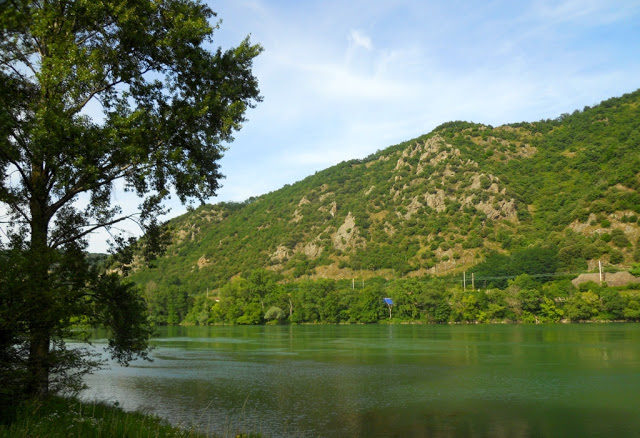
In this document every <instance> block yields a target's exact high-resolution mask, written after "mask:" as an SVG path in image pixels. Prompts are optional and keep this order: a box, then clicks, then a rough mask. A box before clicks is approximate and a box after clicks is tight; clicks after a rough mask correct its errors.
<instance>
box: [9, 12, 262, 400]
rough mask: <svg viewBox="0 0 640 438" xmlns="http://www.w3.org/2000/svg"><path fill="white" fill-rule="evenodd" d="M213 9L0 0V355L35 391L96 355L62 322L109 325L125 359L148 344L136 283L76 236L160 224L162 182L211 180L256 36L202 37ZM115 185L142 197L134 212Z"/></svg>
mask: <svg viewBox="0 0 640 438" xmlns="http://www.w3.org/2000/svg"><path fill="white" fill-rule="evenodd" d="M214 17H215V14H214V13H213V12H212V11H211V10H210V9H209V8H208V7H207V6H205V5H203V4H201V3H200V2H198V1H197V0H0V220H2V219H1V218H2V217H3V216H1V215H4V218H5V219H4V224H0V232H2V233H4V234H5V236H4V238H3V240H4V243H3V244H2V245H3V246H4V249H3V248H0V259H1V260H0V269H1V270H2V271H1V272H0V308H1V309H2V312H0V316H1V317H2V319H1V320H0V325H1V326H0V330H1V332H0V342H1V343H2V345H0V347H1V348H2V351H1V352H0V353H1V355H2V356H1V357H0V360H1V362H2V366H3V370H2V371H3V373H4V372H5V371H6V373H4V376H5V377H6V376H9V375H11V376H22V377H24V381H26V388H27V391H28V392H30V393H33V394H46V393H47V391H48V390H49V387H50V383H52V382H54V381H57V380H56V379H60V378H62V379H63V382H64V379H65V378H67V379H68V378H69V377H70V376H71V375H73V372H72V371H73V370H78V369H80V370H82V369H83V367H86V366H87V365H90V362H87V361H84V360H83V356H82V354H81V353H78V352H77V351H75V352H74V351H72V350H69V349H68V348H66V347H65V344H64V341H63V339H64V338H65V336H68V335H69V328H70V327H71V325H72V324H78V323H102V324H105V325H107V326H109V327H110V328H111V329H112V334H113V336H112V339H111V341H110V347H111V350H112V353H113V354H114V355H115V356H116V358H117V359H119V360H120V361H122V362H125V363H126V362H128V360H130V359H131V358H132V357H134V355H142V356H144V355H145V354H146V353H145V352H146V349H147V342H146V340H147V335H148V329H147V328H146V327H145V324H144V318H143V317H142V316H141V315H142V311H143V307H142V303H141V302H140V301H139V298H138V295H137V294H136V293H135V290H134V289H133V288H132V287H131V286H130V285H127V284H122V283H121V282H120V281H119V279H117V278H114V276H113V275H111V276H110V275H106V274H102V275H101V274H99V272H98V271H97V270H96V269H94V268H93V267H92V265H91V264H90V263H89V262H88V261H87V260H86V257H85V256H84V251H85V250H86V246H87V242H86V239H87V236H88V235H89V234H90V233H92V232H94V231H96V230H99V229H108V230H109V229H111V228H112V227H114V226H116V224H118V223H119V222H121V221H123V220H126V219H135V220H136V221H137V222H138V223H139V224H140V225H142V226H143V228H145V230H147V231H154V230H157V222H156V217H157V216H158V214H160V213H161V212H162V211H163V202H164V200H165V199H166V198H167V197H168V196H169V195H170V194H171V193H175V195H177V196H178V197H179V199H180V200H181V201H182V202H188V201H191V200H194V199H199V200H204V199H206V198H208V197H211V196H213V195H214V194H215V193H216V190H217V188H218V187H219V186H218V184H219V179H220V177H221V175H220V173H219V165H218V160H219V159H220V158H221V156H222V153H223V151H224V149H225V146H224V145H225V143H228V142H230V141H231V140H232V134H233V132H234V131H236V130H238V129H239V128H240V127H241V124H242V122H244V120H245V112H246V110H247V109H248V108H250V107H253V106H254V105H255V104H256V103H257V102H258V101H259V100H260V96H259V91H258V86H257V80H256V78H255V77H254V76H253V74H252V62H253V59H254V58H255V57H256V56H257V55H258V54H259V53H260V51H261V47H260V46H259V45H252V44H251V43H250V41H249V39H248V38H247V39H246V40H244V41H242V42H241V43H240V44H239V45H238V46H237V47H235V48H233V49H230V50H222V49H220V48H217V49H216V48H215V47H212V37H213V33H214V30H215V29H216V28H217V23H215V22H212V20H213V19H214ZM117 187H124V188H125V189H126V190H129V191H133V192H135V193H136V194H137V195H138V196H139V197H140V198H141V203H140V206H139V211H138V212H137V213H136V215H135V217H134V216H133V215H130V214H128V213H127V214H125V213H124V212H123V209H122V208H121V206H120V205H118V203H117V201H116V200H115V198H114V190H116V189H117ZM150 235H153V233H150ZM153 241H154V239H152V238H150V239H148V242H149V243H150V244H151V243H153ZM0 383H2V382H0Z"/></svg>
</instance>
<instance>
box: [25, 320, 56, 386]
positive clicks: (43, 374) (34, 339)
mask: <svg viewBox="0 0 640 438" xmlns="http://www.w3.org/2000/svg"><path fill="white" fill-rule="evenodd" d="M29 343H30V344H29V359H28V362H27V367H28V371H29V380H28V382H27V388H26V390H27V394H29V395H32V396H35V397H39V398H42V397H45V396H46V395H47V394H48V393H49V371H50V369H51V363H50V354H49V353H50V351H49V349H50V344H51V332H50V330H47V329H46V328H44V327H38V328H34V327H32V328H31V336H30V339H29Z"/></svg>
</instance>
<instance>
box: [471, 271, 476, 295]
mask: <svg viewBox="0 0 640 438" xmlns="http://www.w3.org/2000/svg"><path fill="white" fill-rule="evenodd" d="M471 290H473V291H474V292H475V291H476V279H475V276H474V273H473V272H472V273H471Z"/></svg>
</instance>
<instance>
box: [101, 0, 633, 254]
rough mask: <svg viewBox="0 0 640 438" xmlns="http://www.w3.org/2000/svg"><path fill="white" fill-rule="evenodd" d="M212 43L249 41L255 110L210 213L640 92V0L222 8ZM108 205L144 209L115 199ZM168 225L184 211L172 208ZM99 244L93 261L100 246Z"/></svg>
mask: <svg viewBox="0 0 640 438" xmlns="http://www.w3.org/2000/svg"><path fill="white" fill-rule="evenodd" d="M209 5H210V7H211V8H212V9H213V10H214V11H215V12H216V13H217V14H218V17H217V18H218V19H220V20H222V21H221V23H220V28H219V29H218V30H217V31H216V34H215V35H214V44H215V45H216V46H221V47H222V48H223V49H228V48H231V47H234V46H237V45H238V44H239V43H240V42H241V41H242V40H243V39H244V38H245V37H246V36H247V35H251V41H252V42H254V43H259V44H261V45H262V46H263V47H264V52H263V53H262V54H261V55H260V56H259V57H258V58H257V59H256V60H255V63H254V74H255V76H256V77H257V78H258V80H259V84H260V90H261V95H262V96H263V98H264V100H263V102H261V103H259V104H258V106H257V107H256V108H255V109H250V110H249V111H248V112H247V118H248V120H247V122H246V123H245V124H244V126H243V127H242V129H241V130H240V131H239V132H237V133H236V134H235V141H234V142H233V143H231V144H229V145H227V146H228V147H229V149H228V151H227V152H226V153H225V157H224V158H223V159H222V160H221V161H220V165H221V170H222V173H223V174H225V175H226V178H225V179H224V180H223V181H222V184H223V187H222V188H221V189H220V190H219V192H218V196H217V197H216V198H212V199H211V200H210V202H211V203H216V202H220V201H243V200H245V199H247V198H249V197H251V196H259V195H262V194H265V193H268V192H271V191H274V190H277V189H279V188H281V187H282V186H284V185H285V184H293V183H295V182H296V181H299V180H302V179H304V178H305V177H306V176H309V175H312V174H313V173H315V172H317V171H320V170H323V169H325V168H327V167H330V166H332V165H335V164H337V163H339V162H341V161H345V160H350V159H354V158H364V157H366V156H368V155H369V154H371V153H374V152H376V151H377V150H380V149H384V148H386V147H388V146H391V145H394V144H397V143H400V142H403V141H406V140H409V139H412V138H415V137H418V136H420V135H422V134H426V133H428V132H430V131H431V130H433V129H434V128H435V127H436V126H438V125H440V124H441V123H444V122H447V121H452V120H466V121H471V122H477V123H484V124H491V125H493V126H498V125H502V124H506V123H514V122H520V121H537V120H541V119H546V118H556V117H558V116H559V115H560V114H562V113H571V112H573V111H574V110H575V109H582V108H583V107H584V106H586V105H594V104H597V103H599V102H601V101H602V100H604V99H607V98H609V97H614V96H620V95H622V94H624V93H627V92H632V91H635V90H636V89H638V88H640V1H639V0H636V1H624V0H582V1H577V0H566V1H544V0H536V1H512V0H507V1H488V0H485V1H455V0H448V1H419V0H392V1H382V0H366V1H364V0H363V1H360V0H354V1H349V0H322V1H319V0H318V1H316V0H305V1H293V0H289V1H285V0H221V1H217V2H210V3H209ZM114 202H120V203H122V204H123V205H124V206H125V209H127V208H133V207H132V206H135V205H137V203H138V201H136V200H132V199H130V198H128V197H127V196H125V194H118V195H117V196H116V198H115V199H114ZM169 205H170V207H171V209H172V211H171V213H170V215H169V216H167V218H168V217H174V216H177V215H179V214H182V213H184V212H185V208H184V207H183V206H181V205H180V204H179V203H178V202H177V201H170V203H169ZM104 240H105V239H104V236H103V235H101V234H97V235H95V236H93V237H92V238H91V240H90V247H89V250H90V251H95V252H102V251H104V250H105V249H106V244H105V242H104Z"/></svg>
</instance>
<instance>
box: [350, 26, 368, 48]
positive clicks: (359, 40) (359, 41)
mask: <svg viewBox="0 0 640 438" xmlns="http://www.w3.org/2000/svg"><path fill="white" fill-rule="evenodd" d="M349 42H350V43H351V44H352V45H353V46H354V47H362V48H363V49H367V50H373V43H372V42H371V38H369V37H368V36H367V35H365V34H364V33H363V32H361V31H359V30H355V29H351V31H349Z"/></svg>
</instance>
